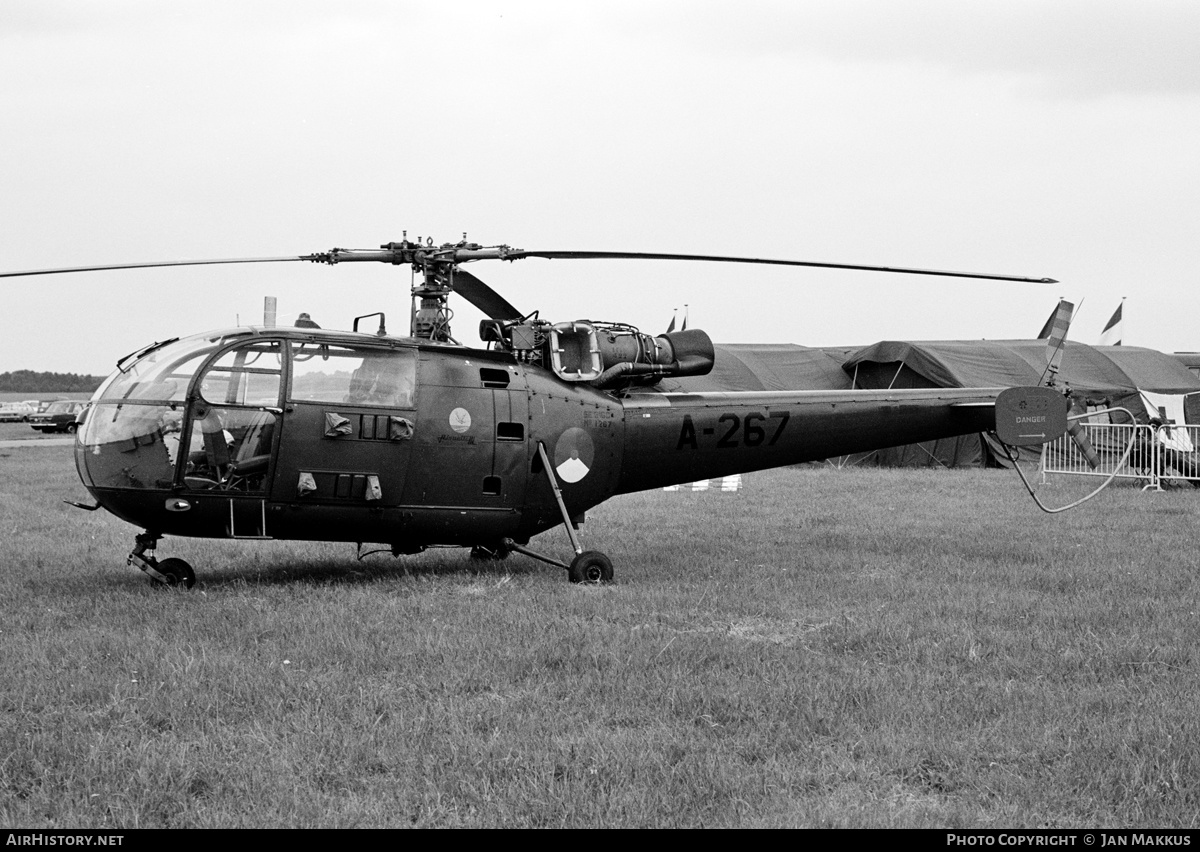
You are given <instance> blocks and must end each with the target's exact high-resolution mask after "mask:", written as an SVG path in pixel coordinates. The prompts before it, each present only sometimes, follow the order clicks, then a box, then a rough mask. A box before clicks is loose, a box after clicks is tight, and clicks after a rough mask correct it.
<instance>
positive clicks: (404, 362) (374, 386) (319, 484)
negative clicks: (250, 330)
mask: <svg viewBox="0 0 1200 852" xmlns="http://www.w3.org/2000/svg"><path fill="white" fill-rule="evenodd" d="M416 363H417V353H416V350H415V349H408V348H390V349H383V348H380V349H375V348H368V347H357V346H342V345H334V344H327V343H312V342H305V343H303V344H301V343H298V342H293V343H292V344H291V354H290V365H291V377H290V380H289V382H290V386H289V388H288V391H287V394H286V400H285V403H284V409H283V417H282V420H281V423H280V432H281V434H280V438H279V451H278V457H277V459H276V467H275V474H274V482H273V484H272V486H271V500H272V503H286V504H289V508H288V509H286V510H284V515H285V516H287V518H288V521H287V522H288V524H289V525H291V526H296V525H302V524H303V523H304V520H303V519H304V518H306V517H309V516H311V517H313V518H316V519H318V522H321V523H328V522H329V521H330V520H331V519H338V521H337V522H338V523H341V524H344V525H345V526H346V529H345V530H344V533H345V535H346V536H347V538H346V540H350V541H354V540H363V541H381V540H385V538H383V537H381V536H382V535H383V534H384V532H385V530H384V521H385V518H384V515H383V510H385V509H387V508H389V507H395V506H397V505H398V504H399V503H400V500H401V497H402V495H403V492H404V487H405V481H406V478H407V476H408V468H409V459H410V455H411V441H412V437H413V433H414V430H415V428H416V410H415V394H416V372H417V367H416ZM318 508H320V509H328V510H333V511H320V512H318V511H316V510H317V509H318ZM356 536H361V538H359V537H356ZM298 537H304V536H303V535H300V536H298Z"/></svg>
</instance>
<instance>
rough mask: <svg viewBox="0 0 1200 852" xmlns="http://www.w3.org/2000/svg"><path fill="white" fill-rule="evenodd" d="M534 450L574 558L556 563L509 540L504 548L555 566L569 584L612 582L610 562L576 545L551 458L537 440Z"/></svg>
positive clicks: (577, 539)
mask: <svg viewBox="0 0 1200 852" xmlns="http://www.w3.org/2000/svg"><path fill="white" fill-rule="evenodd" d="M537 449H538V456H539V457H540V458H541V460H542V469H543V470H545V471H546V480H547V481H548V482H549V483H550V490H551V491H553V492H554V499H555V500H556V501H557V502H558V510H559V511H560V512H561V513H562V518H563V527H564V528H565V529H566V531H567V536H568V537H569V538H570V539H571V549H572V550H574V551H575V558H574V559H572V560H571V564H570V565H567V564H566V563H564V562H559V561H558V560H557V559H553V558H551V557H549V556H544V555H542V554H541V553H535V552H534V551H532V550H529V549H528V548H526V547H522V546H521V545H519V544H517V543H516V542H515V541H513V540H512V539H505V541H504V546H505V547H506V548H508V549H509V550H515V551H516V552H517V553H524V554H525V555H526V556H532V557H533V558H534V559H540V560H541V561H542V562H548V563H549V564H551V565H557V566H558V567H559V568H566V569H567V577H568V578H570V580H571V582H572V583H589V584H593V585H595V584H599V583H611V582H612V578H613V568H612V562H611V561H609V558H608V557H607V556H605V555H604V554H603V553H600V552H599V551H596V550H586V551H585V550H584V549H583V545H581V544H580V543H579V536H577V535H576V534H575V525H574V524H572V523H571V516H570V514H568V512H567V504H566V503H564V502H563V498H562V491H561V490H560V489H559V487H558V480H557V479H555V477H554V468H552V467H551V466H550V459H549V457H547V455H546V447H545V445H544V444H542V443H541V442H540V441H539V442H538V445H537Z"/></svg>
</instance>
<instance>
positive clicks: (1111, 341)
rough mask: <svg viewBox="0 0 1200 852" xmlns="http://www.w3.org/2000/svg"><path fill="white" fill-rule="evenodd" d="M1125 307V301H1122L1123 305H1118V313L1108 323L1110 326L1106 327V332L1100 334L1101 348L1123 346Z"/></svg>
mask: <svg viewBox="0 0 1200 852" xmlns="http://www.w3.org/2000/svg"><path fill="white" fill-rule="evenodd" d="M1123 307H1125V300H1124V299H1122V300H1121V304H1119V305H1117V310H1116V312H1115V313H1114V314H1113V315H1112V319H1110V320H1109V321H1108V325H1106V326H1104V331H1102V332H1100V345H1101V346H1120V345H1121V319H1122V318H1121V308H1123Z"/></svg>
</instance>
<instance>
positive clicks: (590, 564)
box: [567, 550, 613, 585]
mask: <svg viewBox="0 0 1200 852" xmlns="http://www.w3.org/2000/svg"><path fill="white" fill-rule="evenodd" d="M567 576H568V577H570V579H571V582H572V583H588V584H589V585H599V584H600V583H611V582H612V578H613V567H612V562H610V561H609V559H608V557H607V556H605V555H604V554H603V553H600V552H599V551H596V550H585V551H584V552H583V553H581V554H579V555H578V556H576V557H575V558H574V559H572V560H571V567H570V568H568V569H567Z"/></svg>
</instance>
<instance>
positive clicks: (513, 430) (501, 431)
mask: <svg viewBox="0 0 1200 852" xmlns="http://www.w3.org/2000/svg"><path fill="white" fill-rule="evenodd" d="M496 440H497V441H524V440H525V424H524V423H511V422H508V421H503V420H502V421H500V422H499V423H497V424H496Z"/></svg>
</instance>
